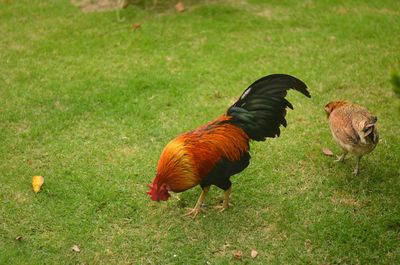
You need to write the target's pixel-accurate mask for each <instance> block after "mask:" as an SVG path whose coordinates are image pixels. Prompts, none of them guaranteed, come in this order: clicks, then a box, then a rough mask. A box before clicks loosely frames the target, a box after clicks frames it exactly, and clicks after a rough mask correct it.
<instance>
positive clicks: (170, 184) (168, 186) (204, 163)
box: [148, 74, 311, 217]
mask: <svg viewBox="0 0 400 265" xmlns="http://www.w3.org/2000/svg"><path fill="white" fill-rule="evenodd" d="M291 88H293V89H295V90H297V91H300V92H301V93H303V94H304V95H306V96H307V97H311V96H310V93H309V92H308V91H307V86H306V85H305V84H304V83H303V82H302V81H300V80H299V79H297V78H295V77H293V76H290V75H285V74H273V75H269V76H265V77H263V78H261V79H259V80H257V81H256V82H254V83H253V84H252V85H250V86H249V87H248V88H247V89H246V90H245V91H244V92H243V94H242V95H241V96H240V98H239V100H238V101H236V102H235V103H234V104H233V105H232V106H231V107H230V108H229V109H228V110H227V112H226V114H224V115H222V116H220V117H218V118H217V119H215V120H214V121H211V122H209V123H207V124H205V125H203V126H201V127H199V128H197V129H195V130H193V131H190V132H187V133H184V134H181V135H179V136H178V137H176V138H175V139H173V140H172V141H171V142H169V143H168V144H167V145H166V146H165V148H164V150H163V151H162V154H161V157H160V160H159V161H158V166H157V175H156V177H155V179H154V180H153V183H152V184H151V185H149V187H150V191H149V192H148V194H149V195H150V197H151V199H152V200H154V201H160V200H162V201H166V200H168V198H169V197H170V194H169V192H170V191H173V192H182V191H185V190H187V189H190V188H192V187H194V186H196V185H200V186H201V188H202V193H201V195H200V197H199V199H198V201H197V203H196V205H195V207H194V208H193V209H192V210H191V211H190V212H189V213H188V214H187V215H190V216H192V217H195V216H196V215H197V214H198V213H199V212H200V210H201V205H202V204H203V202H204V199H205V197H206V195H207V193H208V191H209V189H210V186H211V185H215V186H217V187H219V188H221V189H223V190H224V201H223V205H222V207H220V208H221V211H223V210H225V209H227V208H228V207H229V200H230V193H231V184H232V183H231V181H230V177H231V176H233V175H235V174H237V173H239V172H241V171H243V170H244V169H245V168H246V167H247V166H248V165H249V161H250V154H249V141H250V140H255V141H264V140H265V138H266V137H271V138H274V137H276V136H279V135H280V129H279V127H280V125H283V126H285V127H286V125H287V123H286V120H285V116H286V107H289V108H291V109H293V106H292V104H290V102H288V101H287V100H286V99H285V96H286V94H287V90H289V89H291Z"/></svg>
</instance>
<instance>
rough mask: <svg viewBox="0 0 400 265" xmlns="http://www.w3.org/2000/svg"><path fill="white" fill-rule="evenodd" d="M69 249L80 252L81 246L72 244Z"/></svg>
mask: <svg viewBox="0 0 400 265" xmlns="http://www.w3.org/2000/svg"><path fill="white" fill-rule="evenodd" d="M71 250H72V251H73V252H81V248H80V247H79V246H78V245H73V246H72V248H71Z"/></svg>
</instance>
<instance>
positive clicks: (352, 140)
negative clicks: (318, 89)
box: [325, 101, 379, 175]
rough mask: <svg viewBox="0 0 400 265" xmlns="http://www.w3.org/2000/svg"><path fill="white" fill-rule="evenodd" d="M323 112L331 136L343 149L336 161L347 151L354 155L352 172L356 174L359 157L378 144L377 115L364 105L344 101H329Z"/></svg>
mask: <svg viewBox="0 0 400 265" xmlns="http://www.w3.org/2000/svg"><path fill="white" fill-rule="evenodd" d="M325 112H326V113H327V115H328V119H329V126H330V129H331V132H332V136H333V138H334V139H335V141H336V142H337V143H338V144H339V145H340V147H341V148H342V149H343V154H342V155H341V156H340V157H339V159H338V160H337V161H343V160H344V157H345V156H346V154H347V153H350V154H352V155H354V156H355V157H356V159H357V163H356V168H355V170H354V174H356V175H357V174H358V168H359V162H360V159H361V157H362V156H363V155H366V154H368V153H370V152H371V151H372V150H374V148H375V147H376V145H377V144H378V141H379V136H378V130H377V127H376V122H377V120H378V119H377V117H376V116H373V115H372V114H371V113H370V112H369V111H368V110H367V109H365V108H364V107H361V106H359V105H356V104H352V103H349V102H346V101H332V102H329V103H328V104H327V105H326V106H325Z"/></svg>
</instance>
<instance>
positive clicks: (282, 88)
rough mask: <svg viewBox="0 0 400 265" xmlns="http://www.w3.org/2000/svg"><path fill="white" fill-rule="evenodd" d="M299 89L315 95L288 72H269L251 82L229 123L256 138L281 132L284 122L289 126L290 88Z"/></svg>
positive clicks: (233, 108)
mask: <svg viewBox="0 0 400 265" xmlns="http://www.w3.org/2000/svg"><path fill="white" fill-rule="evenodd" d="M289 89H295V90H297V91H299V92H300V93H302V94H304V95H305V96H307V97H311V96H310V93H309V92H308V90H307V86H306V84H304V83H303V82H302V81H301V80H299V79H297V78H295V77H293V76H290V75H286V74H273V75H268V76H265V77H263V78H260V79H259V80H257V81H255V82H254V83H253V84H251V85H250V86H249V87H248V88H247V89H246V90H245V91H244V92H243V94H242V95H241V96H240V98H239V100H238V101H236V102H235V103H234V104H233V105H232V106H231V107H230V108H229V109H228V111H227V115H228V116H231V117H232V119H231V120H229V121H228V122H230V123H232V124H235V125H237V126H239V127H240V128H242V129H243V130H244V131H245V132H246V133H247V135H248V136H249V137H250V139H252V140H256V141H264V140H265V138H266V137H271V138H273V137H276V136H279V135H280V129H279V127H280V125H283V126H284V127H286V126H287V122H286V119H285V116H286V108H287V107H288V108H290V109H293V105H292V104H291V103H290V102H289V101H287V100H286V99H285V96H286V95H287V90H289Z"/></svg>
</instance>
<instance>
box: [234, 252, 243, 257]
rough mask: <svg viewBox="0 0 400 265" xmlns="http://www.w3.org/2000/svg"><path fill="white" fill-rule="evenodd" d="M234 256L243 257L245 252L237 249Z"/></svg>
mask: <svg viewBox="0 0 400 265" xmlns="http://www.w3.org/2000/svg"><path fill="white" fill-rule="evenodd" d="M233 256H234V257H235V258H236V259H241V258H242V256H243V253H242V251H240V250H237V251H236V252H235V253H233Z"/></svg>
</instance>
